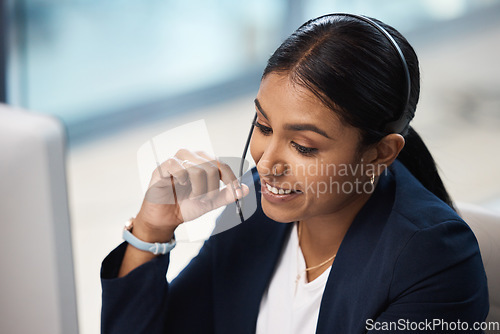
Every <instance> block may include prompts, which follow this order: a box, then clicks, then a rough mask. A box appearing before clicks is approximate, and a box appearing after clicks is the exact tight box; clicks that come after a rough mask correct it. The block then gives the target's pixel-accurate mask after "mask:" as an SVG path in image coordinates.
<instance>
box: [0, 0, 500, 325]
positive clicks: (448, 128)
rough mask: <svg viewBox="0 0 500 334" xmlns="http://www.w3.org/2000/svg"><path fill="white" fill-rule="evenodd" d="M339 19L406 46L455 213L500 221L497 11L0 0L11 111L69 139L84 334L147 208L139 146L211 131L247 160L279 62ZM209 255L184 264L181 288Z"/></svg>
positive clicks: (446, 4) (438, 0)
mask: <svg viewBox="0 0 500 334" xmlns="http://www.w3.org/2000/svg"><path fill="white" fill-rule="evenodd" d="M341 11H345V12H353V13H359V14H366V15H369V16H373V17H376V18H379V19H381V20H382V21H385V22H387V23H389V24H391V25H393V26H394V27H395V28H397V29H398V30H400V31H401V32H402V33H403V34H404V35H405V36H407V38H408V39H409V41H410V43H412V44H413V46H414V47H415V49H416V51H417V54H418V55H419V57H420V61H421V72H422V95H421V102H420V104H419V108H418V109H417V114H416V118H415V121H414V127H415V128H416V130H417V131H419V132H420V134H421V135H422V137H423V138H424V140H425V141H426V142H427V144H428V146H429V148H430V150H431V152H433V154H434V156H435V158H436V160H437V162H438V164H439V166H440V168H441V171H442V174H443V179H444V181H445V183H446V185H447V187H448V188H449V190H450V192H451V194H452V196H453V197H454V199H455V200H456V201H461V202H472V203H477V204H480V205H482V206H484V207H488V208H490V209H492V210H500V176H499V167H498V166H499V165H500V157H499V153H500V152H499V151H500V150H499V146H500V131H498V128H499V127H500V66H499V65H498V60H497V58H498V56H497V55H498V54H499V53H500V43H499V41H500V1H498V0H405V1H401V0H329V1H328V0H307V1H306V0H266V1H264V0H255V1H234V0H205V1H199V0H192V1H181V0H162V1H160V0H151V1H143V0H99V1H96V0H66V1H62V0H15V1H7V0H0V16H1V21H0V22H1V25H2V26H1V29H2V34H1V45H2V47H1V50H0V51H1V52H0V77H1V78H2V81H1V82H0V99H1V101H6V102H7V103H9V104H12V105H16V106H21V107H23V108H26V109H29V110H33V111H37V112H42V113H48V114H52V115H55V116H57V117H59V118H60V119H62V121H63V122H64V124H65V125H66V127H67V131H68V136H69V145H68V169H67V173H68V187H69V195H70V209H71V218H72V231H73V243H74V244H73V245H74V258H75V268H76V278H77V289H78V290H77V295H78V307H79V317H80V319H79V320H80V328H81V333H83V334H90V333H97V332H98V331H99V308H100V285H99V267H100V261H101V260H102V259H103V258H104V256H105V255H106V254H107V252H109V251H110V250H111V249H112V248H113V247H114V246H116V245H117V244H118V243H119V242H120V238H121V227H122V225H123V223H124V222H125V221H126V220H127V219H128V218H129V217H131V216H134V215H135V214H136V213H137V210H138V209H139V206H140V203H141V200H142V190H141V187H140V184H139V177H138V174H137V161H136V152H137V149H138V148H139V147H140V146H141V144H142V143H144V142H145V141H147V140H148V139H149V138H151V137H153V136H155V135H157V134H159V133H161V132H163V131H165V130H167V129H170V128H173V127H175V126H177V125H182V124H184V123H187V122H190V121H194V120H198V119H204V120H205V121H206V123H207V127H208V130H209V134H210V136H211V140H212V144H213V146H214V151H215V152H216V154H218V155H220V156H239V155H240V153H241V151H242V149H243V144H244V141H245V137H246V134H247V133H248V130H249V126H250V122H251V119H252V115H253V112H254V111H253V110H254V109H253V97H254V95H255V93H256V92H257V90H258V85H259V79H260V74H261V71H262V69H263V68H264V65H265V62H266V59H267V57H268V56H269V55H270V53H271V52H272V51H273V50H274V49H275V48H276V47H277V46H278V45H279V44H280V42H281V41H282V40H283V38H284V37H285V36H287V35H288V34H290V33H291V32H292V31H293V30H294V29H296V28H297V27H298V26H299V25H300V24H302V23H303V22H304V21H306V20H307V19H309V18H312V17H315V16H319V15H322V14H325V13H329V12H341ZM228 138H230V140H228ZM200 245H201V242H196V243H181V244H180V245H179V246H178V247H177V248H176V249H175V250H174V251H173V254H172V257H173V267H172V269H173V270H172V272H171V273H170V274H169V275H170V277H169V278H172V277H173V276H175V273H176V272H177V271H178V270H179V269H180V268H181V267H182V266H183V264H184V263H185V262H186V261H188V260H189V258H190V257H191V256H192V255H194V254H195V253H196V251H197V249H198V247H199V246H200Z"/></svg>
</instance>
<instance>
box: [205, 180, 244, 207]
mask: <svg viewBox="0 0 500 334" xmlns="http://www.w3.org/2000/svg"><path fill="white" fill-rule="evenodd" d="M249 193H250V189H249V188H248V186H247V185H246V184H242V185H241V188H240V191H238V193H237V196H236V197H235V196H234V192H233V191H232V190H231V188H230V187H226V188H224V189H222V190H221V191H220V192H219V193H218V195H217V197H216V198H214V200H213V202H212V203H213V209H216V208H219V207H221V206H224V205H228V204H230V203H233V202H234V201H235V200H236V199H242V198H243V197H245V196H246V195H248V194H249Z"/></svg>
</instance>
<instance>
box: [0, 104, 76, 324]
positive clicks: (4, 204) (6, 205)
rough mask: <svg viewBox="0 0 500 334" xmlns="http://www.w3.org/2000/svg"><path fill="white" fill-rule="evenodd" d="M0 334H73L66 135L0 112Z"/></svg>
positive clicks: (5, 109) (32, 116)
mask: <svg viewBox="0 0 500 334" xmlns="http://www.w3.org/2000/svg"><path fill="white" fill-rule="evenodd" d="M0 268H1V269H0V332H1V333H6V334H18V333H19V334H26V333H50V334H72V333H78V323H77V309H76V291H75V279H74V270H73V255H72V246H71V231H70V220H69V209H68V199H67V189H66V173H65V131H64V128H63V127H62V126H61V124H60V122H59V121H57V120H56V119H54V118H52V117H49V116H47V115H42V114H37V113H32V112H26V111H23V110H19V109H16V108H12V107H9V106H7V105H4V104H0Z"/></svg>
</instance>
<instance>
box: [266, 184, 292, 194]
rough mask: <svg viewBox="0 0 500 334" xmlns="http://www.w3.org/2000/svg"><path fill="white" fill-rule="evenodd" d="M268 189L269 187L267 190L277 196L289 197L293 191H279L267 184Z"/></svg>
mask: <svg viewBox="0 0 500 334" xmlns="http://www.w3.org/2000/svg"><path fill="white" fill-rule="evenodd" d="M266 187H267V190H269V191H270V192H272V193H273V194H276V195H283V194H285V195H288V194H290V193H291V192H292V191H291V190H290V189H286V190H285V189H278V188H276V187H273V186H271V185H269V184H267V183H266Z"/></svg>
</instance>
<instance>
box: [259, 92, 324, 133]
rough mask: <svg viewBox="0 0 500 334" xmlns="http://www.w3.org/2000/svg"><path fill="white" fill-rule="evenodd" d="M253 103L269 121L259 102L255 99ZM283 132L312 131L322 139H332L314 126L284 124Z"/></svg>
mask: <svg viewBox="0 0 500 334" xmlns="http://www.w3.org/2000/svg"><path fill="white" fill-rule="evenodd" d="M254 103H255V107H256V108H257V109H258V110H259V112H260V113H261V114H262V116H264V117H265V118H266V119H267V120H269V117H267V115H266V113H265V112H264V110H263V109H262V106H261V105H260V102H259V100H257V99H255V100H254ZM285 130H290V131H313V132H316V133H318V134H320V135H322V136H323V137H326V138H328V139H332V138H330V136H329V135H327V133H326V132H325V131H323V130H321V129H320V128H318V127H317V126H316V125H314V124H285Z"/></svg>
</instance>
